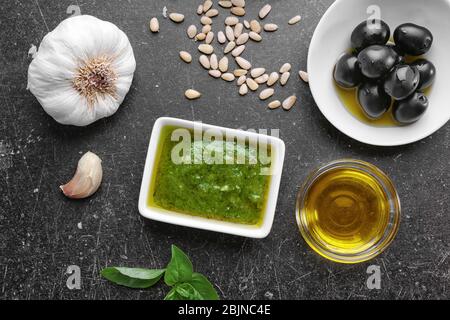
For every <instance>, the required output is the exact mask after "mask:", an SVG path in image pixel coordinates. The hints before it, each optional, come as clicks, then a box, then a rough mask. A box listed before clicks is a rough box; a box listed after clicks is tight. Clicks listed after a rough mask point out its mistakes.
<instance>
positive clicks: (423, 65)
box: [410, 59, 436, 90]
mask: <svg viewBox="0 0 450 320" xmlns="http://www.w3.org/2000/svg"><path fill="white" fill-rule="evenodd" d="M410 65H411V67H415V68H416V69H417V70H419V74H420V81H419V87H418V89H419V90H423V89H426V88H428V87H429V86H431V85H432V84H433V82H434V79H435V78H436V67H435V66H434V64H433V63H431V62H430V61H428V60H425V59H419V60H416V61H414V62H413V63H411V64H410Z"/></svg>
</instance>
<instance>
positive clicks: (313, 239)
mask: <svg viewBox="0 0 450 320" xmlns="http://www.w3.org/2000/svg"><path fill="white" fill-rule="evenodd" d="M338 169H343V170H349V171H345V172H353V173H356V174H357V175H359V174H361V177H368V179H370V181H371V182H372V184H375V185H374V188H375V187H376V189H377V190H380V191H382V194H383V202H382V203H383V210H384V211H383V213H384V215H383V216H382V218H383V223H381V222H380V223H378V224H377V226H378V227H379V229H380V230H378V229H377V233H376V234H377V236H376V237H375V236H373V237H372V238H368V239H364V241H365V242H364V243H362V244H361V245H360V246H355V247H354V248H352V249H351V250H347V249H348V248H350V246H349V247H348V248H347V247H345V243H344V244H343V246H341V247H338V246H337V245H336V243H337V242H334V243H333V242H332V241H331V240H330V239H333V238H332V237H329V236H327V235H326V234H325V233H321V232H317V227H315V226H314V223H315V224H316V225H317V224H319V223H320V222H319V221H320V219H319V218H322V221H325V218H327V219H329V217H330V216H329V214H330V213H329V212H328V213H327V214H328V216H325V215H324V214H322V216H321V217H319V213H318V211H317V210H313V211H312V212H311V210H308V205H309V204H308V203H307V202H308V199H309V197H313V196H312V195H310V191H311V190H312V188H313V187H315V185H316V183H317V185H318V183H319V181H322V180H323V179H326V178H325V177H327V176H329V174H330V173H333V172H335V171H334V170H336V172H337V171H338ZM336 179H337V178H336ZM339 179H341V178H339ZM347 179H352V178H347ZM327 181H328V180H327ZM333 181H336V180H333ZM349 181H350V180H349ZM352 181H358V183H359V180H352ZM361 181H362V180H361ZM367 181H369V180H367ZM338 182H339V181H338ZM371 186H372V185H371ZM365 187H367V186H365ZM314 190H316V189H314ZM318 190H320V188H319V189H318ZM311 194H312V192H311ZM319 196H320V193H319ZM351 201H354V200H353V199H352V200H351ZM318 203H319V204H320V205H321V207H320V208H322V206H323V203H325V202H318ZM327 205H328V203H327ZM352 205H356V207H357V208H359V209H360V208H362V207H363V206H362V205H360V204H359V203H358V202H357V201H355V203H353V204H352ZM326 209H329V207H326ZM333 210H334V207H333ZM333 210H331V212H332V213H331V214H332V216H337V219H341V218H342V215H343V214H345V212H344V213H341V212H340V211H339V212H338V213H337V214H336V213H334V211H333ZM400 211H401V207H400V199H399V197H398V194H397V191H396V189H395V187H394V184H393V183H392V181H391V180H390V179H389V177H388V176H387V175H386V174H385V173H383V172H382V171H381V170H380V169H378V168H377V167H375V166H374V165H372V164H370V163H367V162H364V161H360V160H352V159H342V160H337V161H333V162H331V163H329V164H327V165H325V166H323V167H321V168H319V169H316V170H315V171H313V172H312V173H311V174H310V175H309V176H308V178H307V179H306V181H305V183H304V184H303V186H302V187H301V188H300V191H299V193H298V197H297V208H296V218H297V224H298V227H299V229H300V233H301V234H302V236H303V238H304V239H305V241H306V242H307V243H308V245H309V246H310V247H311V248H312V249H313V250H314V251H316V252H317V253H318V254H319V255H321V256H323V257H325V258H326V259H329V260H332V261H334V262H338V263H346V264H354V263H360V262H364V261H367V260H370V259H372V258H374V257H376V256H377V255H379V254H380V253H382V252H383V251H384V250H385V249H386V248H387V247H388V246H389V245H390V244H391V242H392V241H393V240H394V238H395V236H396V234H397V232H398V228H399V224H400ZM336 212H337V211H336ZM338 215H341V216H338ZM358 215H359V216H361V213H358ZM364 215H365V216H368V215H370V216H371V217H372V219H375V218H373V217H374V216H373V213H372V212H369V213H366V212H364ZM380 216H381V215H380V214H378V215H376V217H377V218H378V217H380ZM344 218H345V216H344ZM378 219H381V218H378ZM341 220H342V219H341ZM361 220H362V218H361V217H359V218H358V222H359V223H360V224H361V225H363V222H361ZM330 221H331V220H330ZM365 226H367V224H366V225H365ZM334 235H335V234H333V236H334ZM355 238H358V237H356V235H355ZM361 238H362V237H361ZM341 244H342V243H341ZM359 248H360V249H359Z"/></svg>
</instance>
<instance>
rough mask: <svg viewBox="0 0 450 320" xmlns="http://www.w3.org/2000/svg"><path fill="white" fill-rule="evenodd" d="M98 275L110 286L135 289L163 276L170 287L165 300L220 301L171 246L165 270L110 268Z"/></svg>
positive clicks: (142, 287) (189, 264) (145, 286)
mask: <svg viewBox="0 0 450 320" xmlns="http://www.w3.org/2000/svg"><path fill="white" fill-rule="evenodd" d="M101 275H102V276H103V277H104V278H106V279H108V280H109V281H111V282H113V283H116V284H118V285H122V286H125V287H128V288H134V289H145V288H149V287H151V286H153V285H155V284H156V283H157V282H158V281H159V280H160V279H161V278H162V276H163V275H164V282H165V283H166V284H167V285H168V286H169V287H171V290H170V291H169V293H168V294H167V295H166V297H165V298H164V299H165V300H219V295H218V294H217V291H216V290H215V289H214V286H213V285H212V284H211V282H209V280H208V279H207V278H206V277H205V276H204V275H202V274H200V273H197V272H194V268H193V266H192V262H191V260H190V259H189V257H188V256H187V255H186V254H185V253H184V252H183V251H182V250H181V249H180V248H178V247H176V246H174V245H172V258H171V260H170V262H169V264H168V265H167V267H166V268H165V269H143V268H122V267H109V268H105V269H103V270H102V271H101Z"/></svg>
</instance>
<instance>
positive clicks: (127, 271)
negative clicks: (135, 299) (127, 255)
mask: <svg viewBox="0 0 450 320" xmlns="http://www.w3.org/2000/svg"><path fill="white" fill-rule="evenodd" d="M164 272H165V270H164V269H162V270H160V269H155V270H154V269H142V268H119V267H109V268H105V269H103V270H102V272H101V275H102V276H103V277H104V278H106V279H108V280H109V281H111V282H114V283H116V284H119V285H122V286H125V287H129V288H134V289H145V288H149V287H151V286H153V285H154V284H155V283H157V282H158V281H159V279H161V277H162V275H163V274H164Z"/></svg>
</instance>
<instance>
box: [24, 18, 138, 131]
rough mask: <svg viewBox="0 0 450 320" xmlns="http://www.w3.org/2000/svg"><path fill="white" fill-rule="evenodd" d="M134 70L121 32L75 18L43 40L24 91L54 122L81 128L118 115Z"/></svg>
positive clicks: (98, 22) (92, 20)
mask: <svg viewBox="0 0 450 320" xmlns="http://www.w3.org/2000/svg"><path fill="white" fill-rule="evenodd" d="M135 69H136V60H135V58H134V54H133V48H132V47H131V44H130V41H129V40H128V37H127V35H126V34H125V33H124V32H123V31H121V30H120V29H119V28H118V27H117V26H116V25H114V24H112V23H110V22H107V21H102V20H100V19H98V18H96V17H93V16H89V15H80V16H75V17H71V18H68V19H66V20H64V21H62V22H61V23H60V24H59V25H58V26H57V27H56V28H55V29H54V30H53V31H51V32H50V33H48V34H47V35H46V36H45V37H44V39H43V40H42V42H41V44H40V46H39V49H38V52H37V54H36V56H35V58H34V59H33V61H32V62H31V64H30V66H29V68H28V89H29V90H30V91H31V92H32V93H33V95H34V96H35V97H36V98H37V99H38V101H39V103H40V104H41V106H42V107H43V108H44V110H45V111H46V112H47V113H48V114H49V115H50V116H52V117H53V118H54V119H55V120H56V121H57V122H59V123H61V124H67V125H75V126H86V125H89V124H91V123H93V122H95V121H97V120H99V119H101V118H105V117H109V116H111V115H113V114H114V113H115V112H116V111H117V109H118V108H119V106H120V105H121V104H122V102H123V100H124V98H125V96H126V94H127V93H128V91H129V89H130V86H131V83H132V81H133V75H134V71H135Z"/></svg>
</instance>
